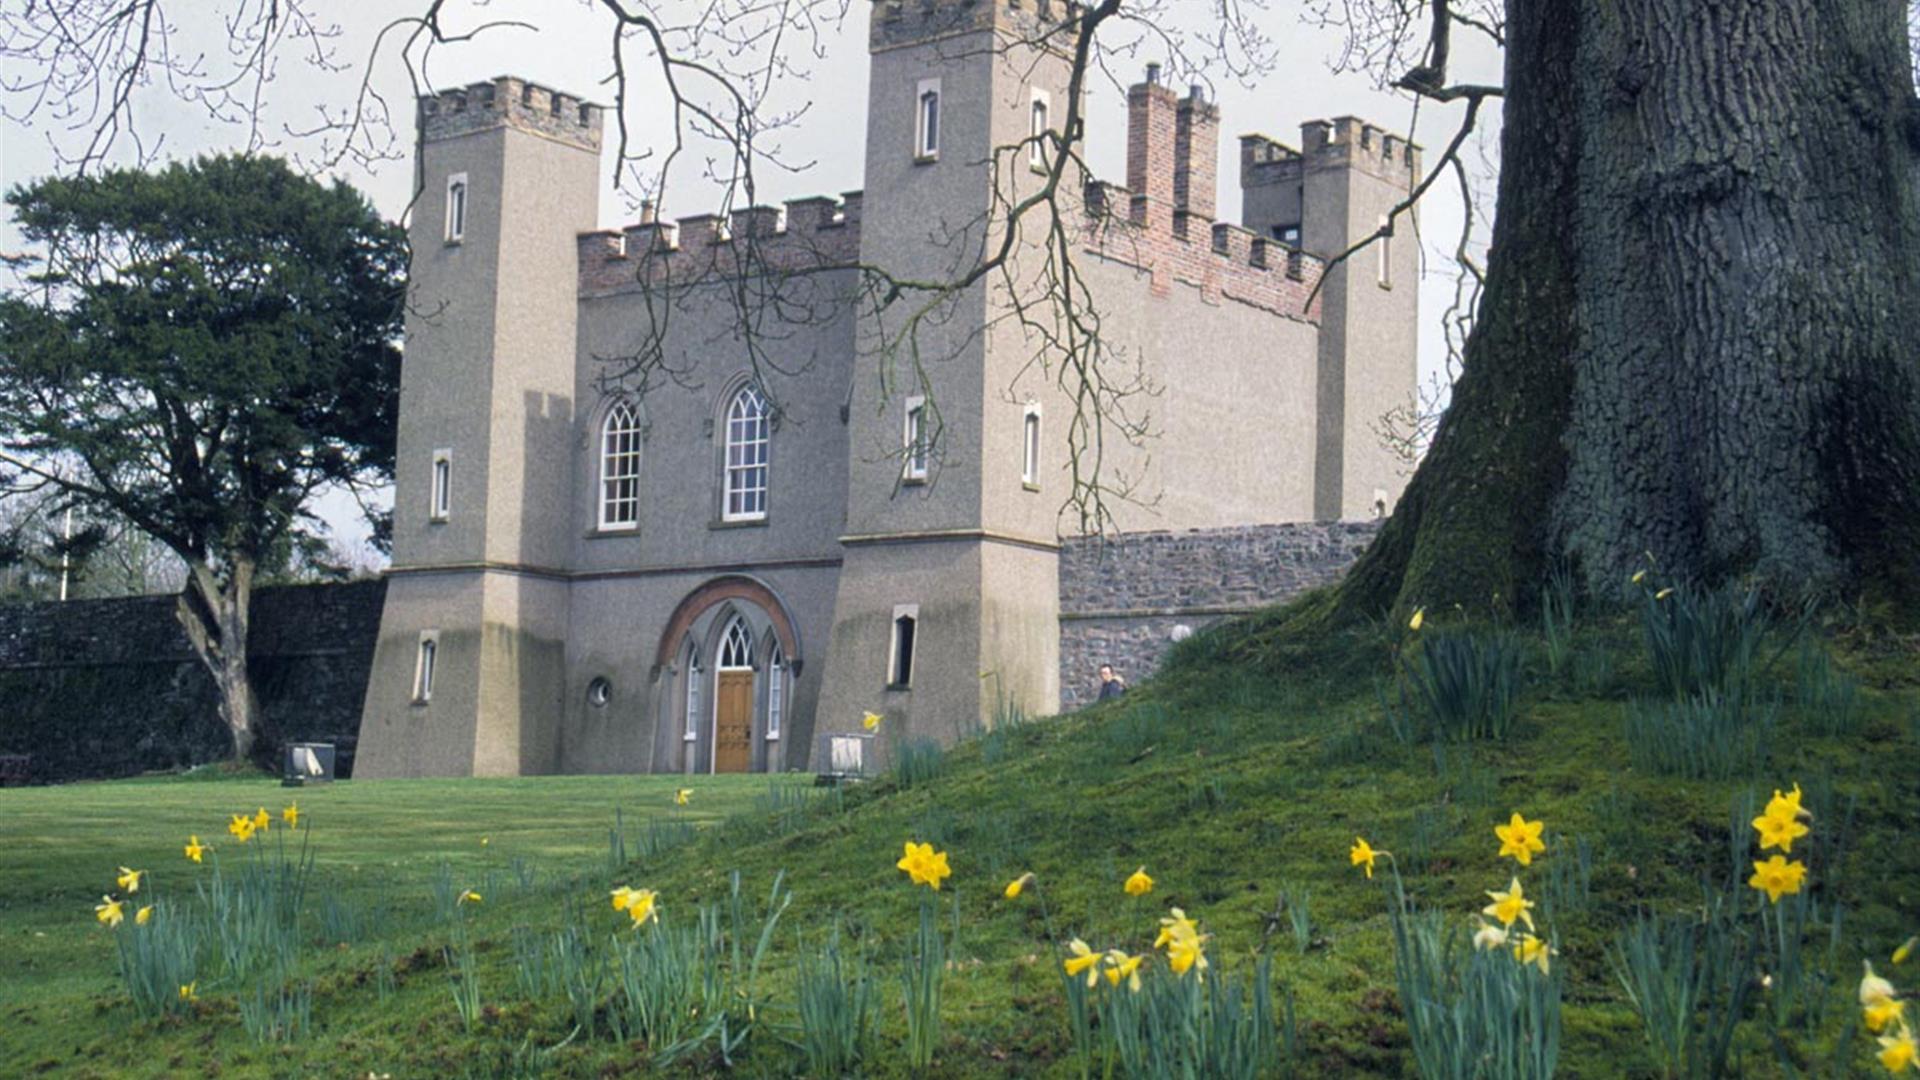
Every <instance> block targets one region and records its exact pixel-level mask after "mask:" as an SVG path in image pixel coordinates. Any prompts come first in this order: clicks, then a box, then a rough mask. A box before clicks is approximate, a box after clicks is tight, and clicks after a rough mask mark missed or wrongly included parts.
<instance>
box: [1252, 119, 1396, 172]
mask: <svg viewBox="0 0 1920 1080" xmlns="http://www.w3.org/2000/svg"><path fill="white" fill-rule="evenodd" d="M1337 165H1352V166H1355V167H1357V168H1359V169H1361V170H1362V171H1364V172H1367V173H1370V174H1372V175H1374V176H1378V177H1380V178H1382V179H1386V180H1392V181H1394V182H1396V183H1398V182H1401V181H1411V180H1412V179H1413V178H1414V177H1417V176H1419V175H1420V147H1419V145H1418V144H1417V143H1414V142H1412V141H1410V140H1408V139H1405V138H1402V137H1401V136H1399V135H1396V134H1394V133H1393V132H1391V131H1388V130H1386V129H1385V128H1382V127H1379V126H1377V125H1374V124H1369V123H1367V122H1366V121H1364V120H1361V119H1359V118H1357V117H1352V116H1336V117H1334V118H1333V119H1332V120H1308V121H1306V122H1305V123H1303V124H1301V125H1300V149H1298V150H1295V149H1293V148H1292V147H1289V146H1286V145H1285V144H1283V143H1280V142H1278V141H1276V140H1274V139H1271V138H1268V137H1267V136H1265V135H1242V136H1240V186H1241V187H1242V188H1248V187H1257V186H1260V185H1263V184H1274V183H1281V182H1291V181H1293V180H1295V179H1297V178H1298V177H1299V176H1300V171H1301V170H1302V169H1306V168H1320V167H1323V166H1337Z"/></svg>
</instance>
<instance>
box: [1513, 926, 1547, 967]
mask: <svg viewBox="0 0 1920 1080" xmlns="http://www.w3.org/2000/svg"><path fill="white" fill-rule="evenodd" d="M1552 954H1553V949H1552V947H1551V946H1549V945H1548V944H1547V943H1546V942H1544V941H1541V940H1540V939H1539V938H1537V937H1534V936H1533V935H1532V934H1521V935H1520V944H1518V945H1515V946H1514V947H1513V958H1514V959H1515V960H1518V961H1520V962H1521V963H1522V964H1533V965H1534V966H1536V967H1538V968H1539V969H1540V974H1542V975H1545V974H1547V963H1548V958H1549V957H1550V956H1552Z"/></svg>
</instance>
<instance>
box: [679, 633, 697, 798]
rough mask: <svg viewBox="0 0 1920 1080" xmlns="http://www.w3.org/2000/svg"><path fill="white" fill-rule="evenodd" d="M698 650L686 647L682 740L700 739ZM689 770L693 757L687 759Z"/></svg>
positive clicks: (694, 740)
mask: <svg viewBox="0 0 1920 1080" xmlns="http://www.w3.org/2000/svg"><path fill="white" fill-rule="evenodd" d="M700 674H701V672H700V650H699V649H698V648H695V647H692V646H689V647H688V648H687V716H686V724H685V727H684V730H683V732H682V734H681V736H680V738H681V740H682V741H684V742H698V741H699V740H700ZM687 768H688V770H689V771H691V770H692V768H693V759H692V758H688V759H687Z"/></svg>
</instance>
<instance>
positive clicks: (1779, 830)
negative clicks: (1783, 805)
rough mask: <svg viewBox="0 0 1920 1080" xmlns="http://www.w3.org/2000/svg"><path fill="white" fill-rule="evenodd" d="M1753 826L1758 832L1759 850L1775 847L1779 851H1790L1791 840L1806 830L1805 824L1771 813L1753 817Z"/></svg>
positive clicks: (1805, 832)
mask: <svg viewBox="0 0 1920 1080" xmlns="http://www.w3.org/2000/svg"><path fill="white" fill-rule="evenodd" d="M1753 828H1754V830H1755V831H1756V832H1758V833H1759V834H1760V850H1761V851H1765V850H1767V849H1768V848H1776V847H1777V848H1779V849H1780V850H1781V851H1792V850H1793V842H1794V841H1795V840H1797V839H1799V838H1800V837H1802V836H1805V835H1807V832H1808V829H1807V827H1806V826H1805V825H1802V824H1801V823H1800V822H1798V821H1795V820H1794V819H1792V818H1780V817H1774V816H1773V815H1771V814H1761V815H1760V816H1759V817H1757V818H1754V819H1753Z"/></svg>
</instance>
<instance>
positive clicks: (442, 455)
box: [427, 450, 453, 521]
mask: <svg viewBox="0 0 1920 1080" xmlns="http://www.w3.org/2000/svg"><path fill="white" fill-rule="evenodd" d="M432 487H433V491H432V496H431V501H430V502H429V503H428V504H427V516H428V517H429V518H431V519H432V520H434V521H445V520H447V517H448V516H449V515H450V514H451V513H452V512H453V451H451V450H435V451H434V452H433V484H432Z"/></svg>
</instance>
